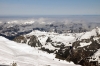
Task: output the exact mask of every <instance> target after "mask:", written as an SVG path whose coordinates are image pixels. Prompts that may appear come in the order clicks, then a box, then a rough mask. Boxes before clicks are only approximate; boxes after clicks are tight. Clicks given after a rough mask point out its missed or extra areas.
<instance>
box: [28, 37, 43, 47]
mask: <svg viewBox="0 0 100 66" xmlns="http://www.w3.org/2000/svg"><path fill="white" fill-rule="evenodd" d="M28 45H31V46H33V47H40V46H42V45H41V43H40V42H39V40H38V38H37V37H36V36H34V35H33V36H31V37H30V40H29V42H28Z"/></svg>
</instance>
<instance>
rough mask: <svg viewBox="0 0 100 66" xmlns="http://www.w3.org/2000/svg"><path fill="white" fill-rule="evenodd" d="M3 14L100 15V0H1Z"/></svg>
mask: <svg viewBox="0 0 100 66" xmlns="http://www.w3.org/2000/svg"><path fill="white" fill-rule="evenodd" d="M2 15H5V16H11V15H100V0H0V16H2Z"/></svg>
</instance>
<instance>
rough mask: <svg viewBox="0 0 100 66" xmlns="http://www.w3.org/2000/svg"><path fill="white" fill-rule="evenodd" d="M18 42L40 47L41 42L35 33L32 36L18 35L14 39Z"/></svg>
mask: <svg viewBox="0 0 100 66" xmlns="http://www.w3.org/2000/svg"><path fill="white" fill-rule="evenodd" d="M14 41H16V42H18V43H26V44H28V45H30V46H32V47H41V46H42V44H41V43H40V41H39V40H38V38H37V37H36V36H35V35H32V36H23V35H22V36H18V37H16V38H15V39H14Z"/></svg>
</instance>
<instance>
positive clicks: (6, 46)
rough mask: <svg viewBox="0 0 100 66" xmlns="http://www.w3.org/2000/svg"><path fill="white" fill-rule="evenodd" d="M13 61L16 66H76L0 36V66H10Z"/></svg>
mask: <svg viewBox="0 0 100 66" xmlns="http://www.w3.org/2000/svg"><path fill="white" fill-rule="evenodd" d="M13 61H14V62H16V63H17V65H18V66H66V65H67V66H77V65H75V64H73V63H72V62H71V63H69V62H65V61H62V60H60V61H59V60H58V59H55V56H54V54H48V53H46V52H43V51H41V50H38V49H36V48H33V47H30V46H28V45H27V44H20V43H16V42H13V41H10V40H8V39H6V38H4V37H1V36H0V65H10V64H11V63H13Z"/></svg>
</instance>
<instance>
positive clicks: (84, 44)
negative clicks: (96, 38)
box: [79, 42, 92, 47]
mask: <svg viewBox="0 0 100 66" xmlns="http://www.w3.org/2000/svg"><path fill="white" fill-rule="evenodd" d="M91 43H92V42H89V43H84V42H83V43H80V46H79V47H84V46H87V45H90V44H91Z"/></svg>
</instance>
